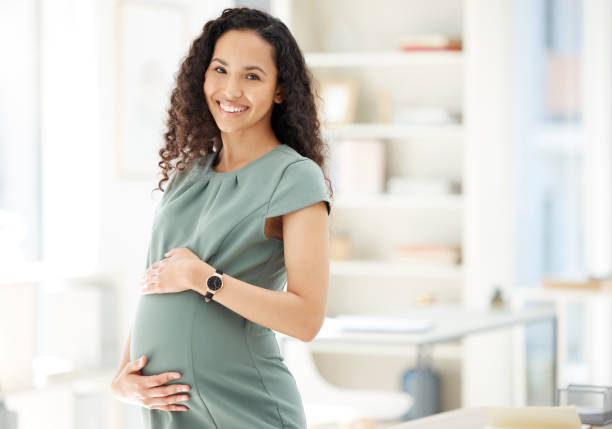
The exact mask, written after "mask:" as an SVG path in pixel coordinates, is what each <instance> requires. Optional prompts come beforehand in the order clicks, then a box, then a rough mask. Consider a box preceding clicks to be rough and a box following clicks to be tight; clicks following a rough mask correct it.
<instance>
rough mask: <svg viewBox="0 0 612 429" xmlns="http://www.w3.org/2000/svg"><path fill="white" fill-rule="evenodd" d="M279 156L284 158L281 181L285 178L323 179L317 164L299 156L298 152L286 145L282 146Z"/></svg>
mask: <svg viewBox="0 0 612 429" xmlns="http://www.w3.org/2000/svg"><path fill="white" fill-rule="evenodd" d="M280 152H281V156H282V157H284V162H282V163H280V165H281V166H282V170H283V171H282V175H281V177H280V179H281V180H283V179H286V178H300V177H302V178H307V177H313V178H319V177H323V171H322V170H321V167H320V166H319V164H317V163H316V162H315V161H313V160H312V159H310V158H308V157H307V156H303V155H301V154H300V153H299V152H298V151H296V150H295V149H294V148H292V147H291V146H288V145H283V148H282V150H281V151H280Z"/></svg>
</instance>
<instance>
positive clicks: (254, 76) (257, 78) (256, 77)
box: [247, 73, 259, 80]
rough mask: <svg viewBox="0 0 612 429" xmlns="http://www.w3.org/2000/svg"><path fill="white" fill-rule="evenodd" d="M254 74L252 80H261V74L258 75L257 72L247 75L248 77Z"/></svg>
mask: <svg viewBox="0 0 612 429" xmlns="http://www.w3.org/2000/svg"><path fill="white" fill-rule="evenodd" d="M250 76H252V77H253V78H254V79H250V80H259V76H257V75H256V74H253V73H250V74H248V75H247V78H248V77H250Z"/></svg>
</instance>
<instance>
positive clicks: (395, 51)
mask: <svg viewBox="0 0 612 429" xmlns="http://www.w3.org/2000/svg"><path fill="white" fill-rule="evenodd" d="M235 5H246V6H253V7H258V8H261V9H264V10H267V11H269V12H271V13H272V14H274V15H276V16H278V17H280V18H281V19H282V20H283V21H284V22H285V23H286V24H287V25H288V26H289V28H290V29H291V31H292V32H293V34H294V36H295V37H296V39H297V40H298V43H299V44H300V46H301V47H302V49H303V51H304V53H305V57H306V61H307V63H308V65H309V66H310V68H311V70H312V72H313V74H314V76H315V78H316V79H317V82H318V84H319V94H320V95H321V96H322V99H323V105H322V107H321V110H322V112H321V115H322V117H323V118H324V119H325V121H324V130H323V132H324V136H325V138H326V140H327V141H328V142H329V144H330V147H331V149H332V158H333V162H332V168H331V170H330V171H329V172H328V173H329V174H330V175H331V178H332V181H333V183H334V189H335V190H336V199H335V201H334V202H333V208H332V215H331V240H332V243H331V244H332V246H331V250H332V263H331V273H330V275H331V277H330V294H329V304H328V316H330V317H333V316H337V315H340V314H351V315H364V314H380V315H390V314H393V315H401V314H404V315H407V316H409V314H410V309H411V308H419V309H424V308H430V307H431V308H434V307H436V306H441V305H442V306H443V305H450V306H462V307H465V308H473V309H489V308H490V307H491V305H492V302H495V303H501V305H502V306H505V307H506V308H508V309H521V308H530V307H532V306H535V305H539V306H542V305H544V306H547V307H548V308H551V309H554V310H555V311H557V317H558V325H557V326H558V342H557V343H554V341H553V335H552V333H553V332H552V327H551V325H550V324H546V323H543V324H533V325H531V326H529V327H527V328H508V329H502V330H498V331H495V332H486V333H482V334H479V335H475V336H472V337H470V338H467V339H465V340H464V341H461V342H450V343H446V344H441V345H438V346H436V347H435V350H434V351H433V368H434V369H435V371H436V373H437V374H439V376H440V388H439V398H440V404H439V411H444V410H450V409H454V408H459V407H468V406H476V405H552V404H553V403H554V397H553V390H552V389H551V388H550V386H551V383H552V382H554V381H553V380H555V378H556V383H557V386H558V387H563V386H567V384H569V383H586V384H589V383H591V384H608V385H611V384H612V363H611V362H612V334H611V333H612V316H611V314H612V311H611V310H612V298H611V295H612V292H610V291H609V290H606V288H605V284H604V282H601V281H598V279H602V278H606V277H607V276H609V275H610V273H612V126H611V125H610V124H611V123H612V121H610V119H611V118H612V86H611V84H610V82H611V78H610V76H612V42H611V41H612V3H610V2H608V1H607V0H584V1H580V0H429V1H427V2H423V1H418V0H383V1H379V2H372V1H366V0H357V1H355V0H351V1H349V0H332V1H328V0H315V1H301V0H267V1H266V0H261V1H256V0H253V1H229V0H228V1H221V0H215V1H206V2H202V1H196V0H164V1H157V0H155V1H153V0H151V1H148V0H123V1H118V0H79V1H71V0H20V1H8V0H4V1H1V2H0V32H1V33H0V34H1V37H0V43H1V46H2V50H1V52H2V67H1V71H0V76H1V77H0V389H1V390H0V397H3V398H4V401H5V406H6V407H7V408H9V409H12V410H13V411H15V412H18V414H19V416H18V420H19V426H18V427H19V429H30V428H38V427H46V428H61V429H71V428H74V429H84V428H91V429H94V428H96V429H101V428H117V429H119V428H130V429H132V428H139V427H142V423H141V421H140V413H139V410H138V408H137V407H136V406H130V405H127V404H124V403H121V402H119V401H117V400H116V399H114V398H113V397H112V396H111V394H110V391H109V388H108V384H109V382H110V380H111V379H112V377H113V376H114V374H115V373H116V372H117V367H118V364H119V362H120V358H121V353H122V349H123V347H124V342H125V339H126V338H127V334H128V332H129V329H130V327H131V321H132V318H133V314H134V311H135V308H136V304H137V302H138V297H139V291H138V277H139V276H140V275H141V274H142V273H143V270H144V268H145V266H144V265H145V252H146V249H147V245H148V235H149V233H150V228H151V222H152V215H153V212H154V209H155V206H156V204H157V202H158V201H159V199H160V198H161V192H159V191H155V192H152V189H153V188H154V187H155V186H156V185H157V183H158V181H159V174H158V167H157V150H158V148H159V147H160V145H161V144H162V137H161V134H162V132H163V122H164V120H165V116H164V109H165V108H166V106H167V103H168V94H169V91H170V89H171V88H172V83H173V78H174V76H175V73H176V71H177V70H178V66H179V63H180V60H181V58H182V57H183V56H184V55H185V54H186V52H187V50H188V47H189V43H190V42H191V40H193V39H194V38H195V37H196V36H197V35H198V34H199V33H200V32H201V29H202V26H203V25H204V23H205V22H206V21H207V20H209V19H212V18H215V17H217V16H218V15H219V14H220V13H221V11H222V10H223V8H225V7H232V6H235ZM589 280H590V281H589ZM568 282H569V284H568ZM552 350H556V357H557V359H556V362H557V364H556V365H555V364H554V363H553V362H554V361H555V360H554V359H553V356H552ZM312 358H313V361H314V363H315V364H316V369H317V371H318V373H319V374H320V375H321V376H322V377H323V378H324V379H325V380H326V382H328V383H329V384H331V385H334V386H337V387H340V388H343V389H361V390H371V391H401V390H402V389H404V388H405V386H404V385H403V384H402V383H403V382H402V380H403V377H404V375H405V374H406V371H409V370H410V369H411V368H413V367H414V365H415V359H416V357H415V354H414V352H412V351H411V350H410V349H409V348H402V347H393V346H372V347H363V348H362V349H360V350H354V349H346V350H343V349H342V348H341V347H340V348H335V349H333V350H332V349H325V348H318V349H317V348H316V347H313V348H312ZM554 376H556V377H554ZM331 405H333V404H331ZM313 427H314V426H313Z"/></svg>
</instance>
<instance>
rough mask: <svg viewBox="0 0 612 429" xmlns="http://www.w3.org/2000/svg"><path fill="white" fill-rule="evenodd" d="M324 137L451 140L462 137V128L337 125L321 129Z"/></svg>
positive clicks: (459, 126)
mask: <svg viewBox="0 0 612 429" xmlns="http://www.w3.org/2000/svg"><path fill="white" fill-rule="evenodd" d="M322 132H323V135H324V136H325V137H331V138H364V139H365V138H383V139H403V138H453V139H460V138H462V137H463V126H462V124H460V123H457V124H453V123H448V124H405V125H404V124H384V123H380V124H376V123H372V124H366V123H353V124H338V125H328V126H327V127H324V128H323V129H322Z"/></svg>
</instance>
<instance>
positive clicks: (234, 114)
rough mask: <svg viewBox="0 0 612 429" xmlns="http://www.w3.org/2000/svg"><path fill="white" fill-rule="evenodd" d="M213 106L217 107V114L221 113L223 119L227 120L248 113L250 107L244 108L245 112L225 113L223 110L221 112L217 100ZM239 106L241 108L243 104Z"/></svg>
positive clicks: (219, 103)
mask: <svg viewBox="0 0 612 429" xmlns="http://www.w3.org/2000/svg"><path fill="white" fill-rule="evenodd" d="M215 104H216V105H217V109H219V112H221V114H222V115H223V116H225V117H228V118H235V117H237V116H240V115H242V114H243V113H246V112H248V111H249V109H250V107H249V106H244V107H246V110H243V111H241V112H226V111H225V110H223V109H222V108H221V102H220V101H219V100H215ZM241 106H243V104H241Z"/></svg>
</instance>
